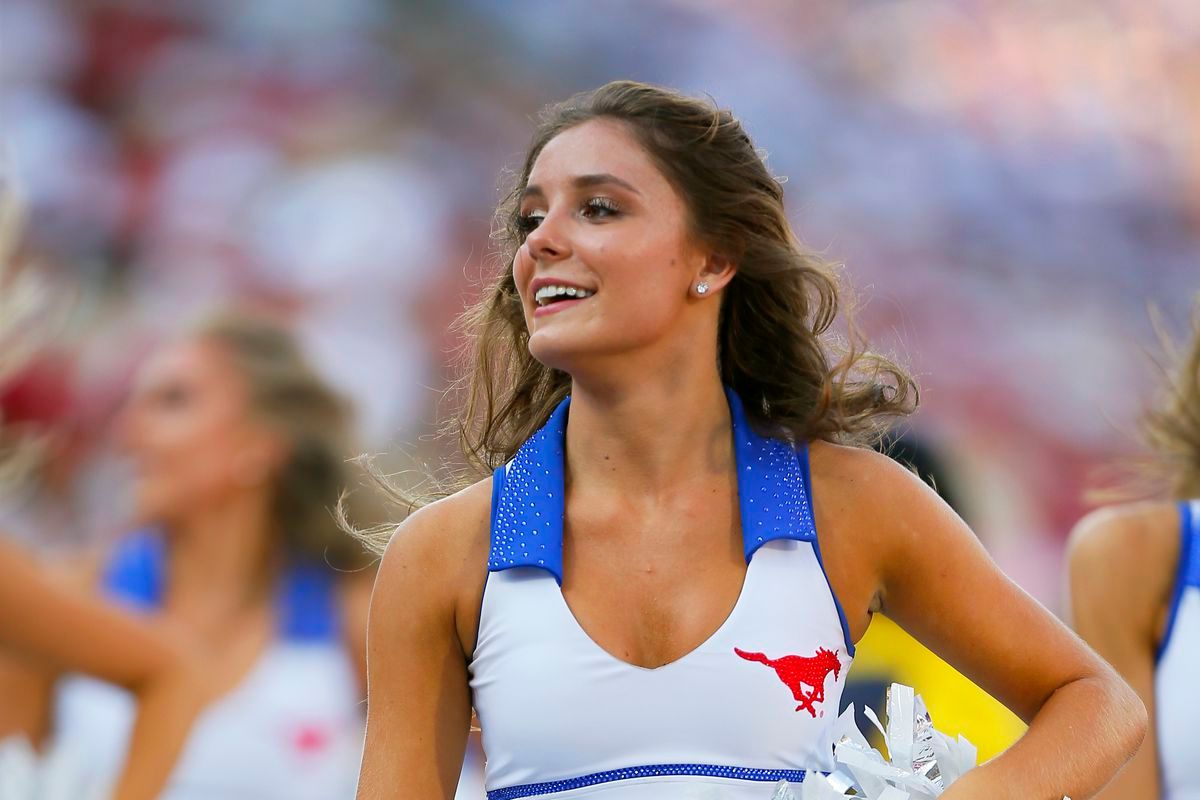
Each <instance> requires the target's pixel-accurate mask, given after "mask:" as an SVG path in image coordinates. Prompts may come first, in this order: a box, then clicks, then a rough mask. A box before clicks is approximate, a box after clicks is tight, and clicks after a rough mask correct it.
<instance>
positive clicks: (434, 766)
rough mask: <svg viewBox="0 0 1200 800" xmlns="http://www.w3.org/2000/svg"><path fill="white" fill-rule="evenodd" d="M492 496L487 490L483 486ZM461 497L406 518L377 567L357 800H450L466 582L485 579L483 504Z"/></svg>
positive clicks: (465, 717) (458, 732)
mask: <svg viewBox="0 0 1200 800" xmlns="http://www.w3.org/2000/svg"><path fill="white" fill-rule="evenodd" d="M489 496H490V492H489ZM478 505H479V504H478V503H477V502H475V499H474V498H472V497H470V496H468V497H466V498H465V499H464V498H463V497H462V496H461V495H456V496H455V497H454V498H449V499H448V500H445V501H441V502H440V503H435V504H434V505H432V506H429V507H426V508H424V509H422V510H421V511H418V512H417V513H416V514H414V515H413V516H411V517H410V518H409V519H408V520H407V521H406V522H405V523H404V524H403V525H401V526H400V528H399V529H398V530H397V532H396V534H395V535H394V536H393V537H392V541H391V543H390V544H389V545H388V548H387V551H386V553H385V554H384V557H383V561H382V562H381V563H380V565H379V571H378V574H377V576H376V580H375V589H374V592H373V594H372V597H371V607H370V615H369V621H368V627H367V738H366V748H365V751H364V754H363V765H362V774H361V776H360V778H359V789H358V797H359V798H360V800H385V798H400V797H428V798H451V797H453V795H454V792H455V788H456V786H457V783H458V776H459V772H460V770H461V768H462V760H463V753H464V751H465V748H466V741H467V732H468V729H469V725H470V718H471V699H470V690H469V687H468V675H467V655H466V653H465V652H464V646H463V642H462V639H461V637H460V634H459V626H458V610H459V608H460V606H461V605H462V604H463V602H464V601H463V600H462V594H463V590H464V586H468V587H469V586H474V585H475V584H476V583H478V584H479V591H482V578H481V577H479V576H481V575H486V568H485V558H486V554H480V553H479V552H478V547H477V544H476V543H477V538H478V537H477V534H478V530H479V526H480V525H481V524H482V525H483V526H484V527H483V531H484V532H486V518H487V517H486V507H484V509H483V511H482V518H481V513H480V510H479V508H478Z"/></svg>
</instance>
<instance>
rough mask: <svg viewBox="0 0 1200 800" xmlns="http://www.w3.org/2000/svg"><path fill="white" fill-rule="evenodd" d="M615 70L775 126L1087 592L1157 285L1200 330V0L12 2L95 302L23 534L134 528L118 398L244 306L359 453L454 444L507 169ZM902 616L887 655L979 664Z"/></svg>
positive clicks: (967, 444)
mask: <svg viewBox="0 0 1200 800" xmlns="http://www.w3.org/2000/svg"><path fill="white" fill-rule="evenodd" d="M615 78H634V79H638V80H645V81H650V82H654V83H660V84H665V85H668V86H672V87H675V88H678V89H682V90H684V91H687V92H689V93H708V94H710V95H712V97H713V98H715V100H716V101H717V102H718V103H719V104H721V105H722V106H726V107H730V108H732V109H733V110H734V112H735V113H736V114H737V115H738V116H739V117H740V118H741V119H743V120H744V122H745V123H746V125H747V127H748V129H749V131H750V133H751V135H752V136H753V137H754V138H755V140H756V143H757V144H758V145H759V146H760V147H762V148H763V149H764V150H765V151H767V153H768V154H769V155H768V163H769V165H770V167H771V169H772V171H773V173H774V174H776V175H778V176H780V177H781V179H786V184H785V188H786V192H787V201H788V204H789V208H790V210H791V215H792V219H793V223H794V224H795V226H796V228H797V230H798V231H799V232H800V234H801V237H802V238H803V239H804V240H805V241H806V243H807V244H808V245H809V246H811V247H812V248H814V249H816V250H818V251H820V252H822V253H824V254H826V255H827V256H829V257H830V258H832V259H834V260H836V261H839V262H843V263H844V264H845V266H844V270H843V272H844V276H845V279H846V281H847V282H848V283H849V285H850V286H852V287H854V288H855V289H856V290H857V293H858V295H859V300H860V306H861V307H860V310H859V313H858V321H859V323H860V325H861V326H862V328H863V330H864V331H865V332H866V333H867V334H868V336H869V337H870V338H871V339H872V340H873V341H874V342H875V343H876V345H877V346H879V347H880V348H881V349H884V350H888V351H891V352H893V353H895V354H897V355H899V356H900V358H901V360H902V361H904V362H905V363H907V364H908V365H909V366H911V368H912V369H913V371H914V372H915V373H916V375H917V376H918V379H919V382H920V384H921V389H922V408H921V410H920V412H919V413H918V415H917V416H916V417H915V418H914V419H913V420H912V422H911V423H909V424H908V425H907V426H906V427H907V430H908V434H909V435H910V436H911V437H913V438H914V439H915V440H918V441H919V442H921V443H922V445H923V446H925V447H927V448H929V449H930V450H931V451H932V452H935V453H936V455H937V457H938V459H939V460H940V463H941V466H942V468H943V469H944V475H945V477H944V478H941V479H940V483H939V487H940V488H943V489H945V490H947V491H952V492H953V495H954V502H955V504H956V506H957V507H958V509H959V511H960V513H962V514H963V515H964V516H965V517H966V519H967V520H968V522H969V523H971V525H972V527H973V528H974V529H975V530H976V532H977V533H978V534H979V536H980V537H981V539H982V540H983V541H984V543H985V545H986V546H987V547H988V549H989V550H990V551H991V553H992V554H993V556H994V557H995V558H996V559H997V560H998V561H999V563H1000V565H1001V566H1002V567H1003V568H1004V569H1005V570H1006V571H1007V572H1008V573H1009V574H1010V575H1012V576H1013V577H1014V578H1015V579H1016V580H1017V582H1018V583H1020V584H1021V585H1022V586H1024V587H1025V588H1026V589H1027V590H1028V591H1030V592H1031V593H1032V594H1034V595H1035V596H1036V597H1037V598H1038V599H1039V600H1041V601H1042V602H1043V603H1045V604H1046V605H1048V606H1049V607H1050V608H1051V609H1054V610H1056V611H1058V610H1061V607H1062V602H1061V597H1060V593H1061V568H1062V553H1063V546H1064V541H1065V537H1066V533H1067V531H1068V530H1069V529H1070V527H1071V525H1072V524H1073V522H1074V521H1075V520H1076V519H1078V517H1079V516H1080V514H1081V513H1082V511H1083V510H1084V507H1085V499H1084V489H1085V488H1086V487H1087V486H1088V485H1090V484H1092V483H1094V482H1095V481H1097V480H1098V479H1099V477H1098V473H1097V471H1096V470H1097V468H1098V467H1103V466H1105V465H1111V464H1114V463H1120V462H1121V461H1122V460H1123V459H1128V458H1130V457H1132V456H1133V455H1134V454H1136V453H1137V452H1139V443H1138V440H1137V436H1136V431H1135V427H1136V426H1135V420H1136V416H1137V413H1138V411H1139V409H1140V408H1142V406H1143V404H1144V403H1145V402H1146V401H1147V400H1148V399H1149V398H1150V397H1151V395H1152V387H1153V383H1154V377H1155V373H1154V370H1153V368H1152V366H1151V364H1150V360H1149V359H1148V358H1147V355H1146V351H1147V349H1150V350H1152V349H1153V348H1154V345H1155V339H1154V334H1153V331H1152V326H1151V322H1150V319H1151V315H1150V314H1149V313H1148V305H1151V304H1152V305H1154V306H1156V307H1157V308H1159V309H1161V311H1162V313H1163V318H1164V319H1165V320H1166V321H1167V323H1168V327H1171V326H1172V325H1173V324H1178V325H1181V324H1182V322H1183V321H1184V319H1185V318H1186V316H1187V312H1188V309H1189V306H1190V302H1191V300H1190V298H1191V297H1193V296H1194V293H1195V291H1196V290H1197V288H1200V102H1198V101H1200V5H1197V4H1196V3H1193V2H1190V0H1154V2H1132V1H1131V0H1088V2H1083V1H1082V0H1071V1H1070V2H1061V3H1055V4H1044V3H1035V2H1023V1H1019V2H1007V1H1006V2H1000V1H999V0H972V1H971V2H965V3H946V2H935V1H934V0H907V1H906V2H887V1H885V2H840V1H839V2H834V1H833V0H806V1H805V2H802V3H786V2H769V1H768V0H740V2H737V3H733V2H728V1H727V0H675V1H671V0H654V1H653V2H632V0H614V2H609V3H603V4H596V3H587V4H585V3H577V2H573V1H567V2H555V3H548V2H542V1H541V0H511V1H510V2H503V3H498V2H491V0H454V1H453V2H451V1H446V2H434V1H433V0H423V1H412V2H399V1H397V0H394V1H392V2H388V1H387V0H337V1H336V2H334V1H333V0H256V2H253V3H242V2H229V1H228V0H210V1H209V2H189V0H165V1H164V0H158V2H153V3H152V2H148V1H145V2H139V1H138V0H125V1H123V2H118V1H117V0H70V1H68V0H5V2H4V3H0V146H2V147H3V155H2V158H3V164H2V166H0V168H2V169H3V170H4V171H5V172H6V173H7V174H8V175H10V176H11V177H12V179H13V181H14V183H15V185H16V186H17V187H18V188H19V190H20V192H21V194H22V196H23V201H24V204H25V207H26V210H27V213H28V221H27V226H26V230H25V235H24V239H23V242H22V247H21V252H20V256H21V258H20V262H21V264H23V265H25V266H26V268H29V269H36V270H37V271H38V274H39V275H40V276H42V277H43V278H44V279H45V280H46V281H47V282H48V283H49V285H51V286H52V287H53V288H54V294H55V297H56V299H55V300H54V302H53V303H52V305H51V307H50V308H49V309H48V311H47V313H48V314H60V315H61V320H62V325H61V326H59V327H58V328H56V329H55V333H54V336H53V337H52V338H50V339H48V340H46V341H45V342H43V344H42V346H41V347H40V348H39V350H38V352H37V353H36V355H35V357H34V358H33V359H32V360H31V361H29V362H28V364H27V365H25V366H24V367H23V369H22V370H21V371H19V372H18V373H17V374H15V375H11V376H9V377H8V378H6V380H5V382H4V384H3V385H0V413H2V414H3V418H4V419H5V421H6V422H7V423H9V424H19V425H21V426H23V427H24V429H25V430H28V431H31V432H33V433H34V434H35V435H39V436H41V435H43V434H44V435H45V437H47V438H45V439H44V442H43V447H42V451H41V453H40V458H39V461H38V463H37V464H36V468H35V469H33V470H32V471H30V472H29V473H28V474H27V476H26V477H25V478H24V480H23V481H22V482H21V483H20V484H18V485H16V486H13V487H9V490H8V492H7V494H6V496H5V497H4V498H3V499H2V500H0V529H3V530H5V531H6V533H7V534H8V535H11V536H15V537H17V538H20V539H21V540H22V541H23V542H24V543H25V544H26V545H28V546H30V547H32V548H34V549H37V550H40V551H43V552H51V551H57V550H60V549H72V548H78V547H87V546H93V545H96V544H97V543H101V542H105V541H109V540H111V539H112V538H113V537H114V536H115V535H116V534H118V533H121V532H122V525H125V524H127V523H126V520H127V518H128V512H129V509H128V500H127V499H126V498H125V495H124V494H123V493H122V486H123V485H124V484H123V482H124V481H125V480H126V477H127V475H126V472H125V470H126V467H125V466H124V465H123V462H122V460H121V459H120V458H119V457H117V456H116V455H115V454H114V448H113V446H112V440H113V431H112V420H113V419H114V416H115V414H116V412H117V410H118V409H119V408H120V407H121V406H122V404H123V403H124V401H125V399H126V397H127V396H128V393H129V390H130V382H131V379H132V377H133V376H134V374H135V373H136V372H137V370H138V368H139V366H140V365H141V362H142V360H143V359H144V357H145V356H146V354H147V353H149V352H151V351H152V350H153V349H154V348H155V347H156V346H157V345H158V344H159V343H161V342H162V341H163V339H164V338H165V337H167V336H169V335H171V334H174V333H177V332H178V331H179V329H180V326H181V324H184V323H186V321H188V320H189V319H190V318H192V317H193V316H195V315H197V314H200V313H202V312H205V311H207V310H211V309H214V308H219V307H227V306H235V305H236V306H238V307H241V308H253V309H260V310H262V311H263V312H265V313H270V314H271V315H272V316H274V317H275V318H282V319H284V320H286V322H287V324H288V325H289V327H290V328H291V329H292V330H294V331H295V332H296V334H297V336H298V337H299V339H300V340H301V342H302V343H303V345H304V347H305V349H306V351H307V352H308V353H309V355H310V356H311V358H312V359H313V361H314V363H315V365H316V367H317V369H318V371H319V372H320V373H321V375H322V376H323V377H324V378H325V379H326V380H327V381H329V382H330V383H331V384H332V385H334V386H335V387H337V388H338V389H339V390H340V391H341V392H342V393H344V394H345V395H346V396H348V397H349V398H351V399H352V401H353V403H354V406H355V409H356V411H357V421H358V436H357V441H358V449H359V450H361V451H367V452H378V453H389V454H391V455H390V456H385V457H384V463H385V465H396V466H403V464H407V463H411V462H412V461H413V460H417V461H421V460H423V461H427V462H430V463H437V462H439V461H440V460H442V459H443V458H445V457H446V456H447V455H448V453H449V451H448V450H447V448H446V447H445V445H443V444H440V443H438V442H436V441H433V439H432V437H431V434H432V433H433V432H434V431H435V430H436V427H437V423H438V420H439V419H441V418H444V417H445V415H446V414H448V413H450V412H451V411H452V409H448V408H446V407H445V405H444V404H440V403H439V398H440V396H441V394H440V393H441V391H442V390H443V389H444V388H445V387H446V385H447V382H448V380H449V379H450V377H452V374H453V371H452V367H451V359H450V354H451V352H452V351H453V349H454V347H455V346H456V344H457V343H458V341H457V339H456V335H455V334H454V332H453V331H452V330H451V328H450V326H451V323H452V321H453V319H454V317H455V316H456V314H457V313H458V312H460V311H461V310H462V309H463V307H464V305H465V304H466V302H467V301H468V300H469V299H470V298H471V297H473V296H474V294H475V292H476V291H477V288H478V280H479V277H480V276H481V275H482V274H485V273H486V272H487V271H488V270H492V269H496V268H497V266H498V265H497V264H496V262H495V261H494V260H492V259H490V258H489V255H490V253H491V245H490V241H489V230H490V226H491V214H492V210H493V208H494V206H495V204H496V202H497V200H498V198H499V195H500V189H501V187H502V186H503V176H502V170H503V169H504V168H505V167H514V166H516V165H515V163H514V160H515V159H516V158H517V157H518V156H519V154H520V153H521V151H522V148H523V147H524V145H525V144H526V140H527V137H528V136H529V133H530V130H531V124H530V119H531V117H532V116H533V115H535V114H536V112H537V110H538V109H539V108H540V107H541V106H543V105H544V104H546V103H548V102H551V101H554V100H558V99H562V98H564V97H566V96H567V95H569V94H571V93H573V92H575V91H578V90H582V89H586V88H591V87H594V86H596V85H599V84H601V83H603V82H605V81H607V80H611V79H615ZM936 557H937V556H936V554H934V553H931V554H930V558H936ZM871 636H876V637H877V638H879V641H878V643H877V644H876V646H875V647H874V648H872V647H870V646H867V647H864V648H863V650H862V651H861V652H863V657H862V659H861V662H862V664H861V669H862V674H863V675H864V676H865V677H866V679H867V682H868V683H869V682H870V679H871V676H873V675H877V676H887V675H907V676H909V678H910V682H915V681H923V683H918V689H919V690H920V691H923V692H925V693H926V694H927V695H935V696H936V695H937V687H938V685H941V684H942V683H943V682H944V683H945V685H946V686H954V685H957V684H955V681H956V680H957V679H956V678H955V676H953V675H952V674H951V673H950V672H948V671H946V670H943V669H942V668H940V667H936V666H934V665H932V664H927V665H926V666H924V667H921V669H922V670H926V671H923V672H920V673H919V674H917V675H916V677H912V676H913V673H912V671H911V669H909V672H907V673H906V672H905V670H906V669H908V667H905V666H904V664H901V663H899V662H898V660H903V659H906V658H907V659H909V662H907V663H909V665H910V667H911V665H912V664H916V663H924V662H921V660H920V657H919V656H916V655H911V652H910V651H911V648H910V647H909V646H908V645H901V644H897V641H898V634H895V633H894V632H889V631H888V630H887V629H886V628H882V629H881V632H880V633H875V632H874V631H873V633H872V634H869V637H868V638H869V639H870V637H871ZM868 645H870V642H868ZM897 654H908V655H897ZM913 669H915V667H913ZM880 680H881V681H882V680H883V677H880ZM930 684H933V685H930ZM968 693H969V690H967V689H963V690H962V691H961V693H959V692H958V691H957V690H954V691H950V695H951V697H952V702H949V701H948V702H946V703H945V705H944V707H943V708H939V705H938V702H937V700H936V699H935V700H931V703H932V705H933V712H934V718H935V720H936V721H938V722H939V727H941V728H944V729H947V730H948V731H952V732H953V731H955V730H962V731H963V732H965V733H966V735H967V736H968V737H969V738H972V739H974V740H976V741H978V742H979V743H980V744H981V751H982V752H981V755H984V756H986V755H988V754H990V753H991V752H994V751H995V750H996V749H998V748H999V747H1002V746H1003V745H1004V743H1006V741H1007V740H1008V739H1009V738H1011V736H1012V735H1015V732H1016V731H1017V730H1019V726H1018V724H1017V723H1016V722H1015V720H1012V719H1011V718H1009V717H1006V716H1005V715H1004V714H1002V713H1000V712H999V711H997V710H995V709H992V708H990V707H989V708H985V707H984V705H979V706H976V705H973V703H974V702H975V701H974V700H969V699H968ZM979 702H980V703H984V702H985V701H979ZM955 709H957V710H955ZM939 711H941V712H942V714H943V716H942V717H941V718H939Z"/></svg>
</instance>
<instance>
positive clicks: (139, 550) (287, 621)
mask: <svg viewBox="0 0 1200 800" xmlns="http://www.w3.org/2000/svg"><path fill="white" fill-rule="evenodd" d="M166 570H167V547H166V540H165V538H164V537H163V536H162V535H161V534H159V533H157V532H154V531H140V532H138V533H135V534H132V535H130V536H127V537H125V538H124V539H122V540H121V541H120V542H118V543H117V545H116V547H115V548H114V549H113V553H112V556H111V557H110V558H109V561H108V563H107V564H106V566H105V569H104V573H103V577H102V579H101V584H102V585H103V587H104V590H105V591H106V592H107V593H108V594H109V595H111V596H112V597H114V598H116V599H118V600H122V601H124V602H126V603H129V604H131V605H133V606H134V607H136V608H139V609H142V610H145V611H153V610H156V609H159V608H161V607H162V604H163V596H164V594H165V590H166ZM275 607H276V610H277V612H278V616H279V634H280V635H281V636H282V637H283V638H285V639H287V640H289V641H326V640H328V639H331V638H333V637H334V636H336V635H337V634H338V633H339V631H340V628H341V626H340V620H339V617H338V613H337V612H338V600H337V582H336V578H335V577H334V574H333V572H332V571H331V570H330V569H329V568H328V567H326V566H325V565H323V564H320V563H317V562H303V561H297V562H293V563H291V564H290V565H289V566H288V567H287V568H286V569H285V570H284V572H283V575H282V576H280V581H279V587H278V590H277V594H276V599H275Z"/></svg>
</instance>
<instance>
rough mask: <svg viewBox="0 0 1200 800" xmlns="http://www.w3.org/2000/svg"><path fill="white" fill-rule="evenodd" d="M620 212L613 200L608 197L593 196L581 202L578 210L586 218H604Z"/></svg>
mask: <svg viewBox="0 0 1200 800" xmlns="http://www.w3.org/2000/svg"><path fill="white" fill-rule="evenodd" d="M620 212H621V209H620V208H619V207H618V206H617V203H616V201H615V200H613V199H612V198H610V197H593V198H590V199H589V200H588V201H587V202H586V203H584V204H583V210H582V211H581V212H580V213H581V214H583V216H584V218H586V219H605V218H608V217H615V216H616V215H617V214H619V213H620Z"/></svg>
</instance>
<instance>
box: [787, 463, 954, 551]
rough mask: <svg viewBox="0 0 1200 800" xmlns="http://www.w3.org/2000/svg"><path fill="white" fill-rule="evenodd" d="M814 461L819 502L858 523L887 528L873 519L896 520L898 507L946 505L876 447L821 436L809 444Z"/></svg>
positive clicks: (841, 516)
mask: <svg viewBox="0 0 1200 800" xmlns="http://www.w3.org/2000/svg"><path fill="white" fill-rule="evenodd" d="M809 462H810V466H811V470H812V482H813V487H812V489H813V494H814V503H815V504H817V505H824V506H825V507H826V509H827V512H826V513H827V514H829V513H834V514H837V516H838V517H839V518H845V519H849V520H853V521H854V522H855V523H856V527H857V526H858V525H863V526H866V528H868V529H873V530H878V531H885V530H886V529H887V527H886V526H881V525H875V524H872V523H877V522H881V521H883V520H884V519H895V518H896V513H895V512H896V510H897V508H898V507H902V508H906V509H912V508H914V506H915V507H916V508H918V509H919V508H921V507H922V506H925V505H930V506H931V507H932V506H939V505H941V501H940V499H939V498H938V496H937V494H936V492H934V491H933V490H932V489H930V488H929V487H928V486H927V485H926V484H925V482H924V481H922V480H921V479H920V478H919V477H917V476H916V475H914V474H913V473H912V472H911V471H909V470H908V469H906V468H905V467H903V466H902V465H900V464H898V463H896V462H895V461H894V460H892V459H891V458H889V457H888V456H885V455H883V454H882V453H879V452H876V451H874V450H868V449H866V448H862V447H847V446H845V445H839V444H832V443H830V442H821V441H817V442H813V443H812V444H811V445H810V447H809ZM818 498H819V499H818Z"/></svg>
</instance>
